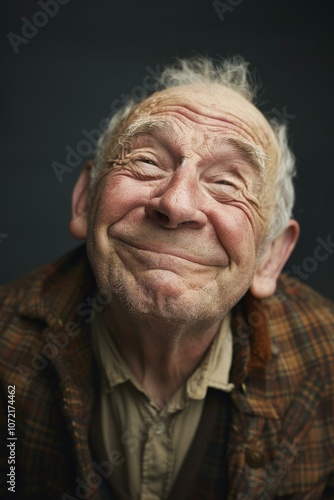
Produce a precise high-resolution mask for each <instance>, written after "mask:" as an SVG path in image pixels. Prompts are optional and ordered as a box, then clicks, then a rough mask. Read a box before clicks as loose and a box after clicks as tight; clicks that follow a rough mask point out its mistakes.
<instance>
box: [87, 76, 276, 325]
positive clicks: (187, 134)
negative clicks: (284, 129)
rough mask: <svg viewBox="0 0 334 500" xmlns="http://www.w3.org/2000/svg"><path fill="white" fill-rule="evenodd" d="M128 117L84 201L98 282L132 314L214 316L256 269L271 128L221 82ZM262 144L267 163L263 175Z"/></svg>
mask: <svg viewBox="0 0 334 500" xmlns="http://www.w3.org/2000/svg"><path fill="white" fill-rule="evenodd" d="M129 125H132V132H131V133H130V134H128V137H127V139H126V141H125V144H124V147H123V148H119V150H118V153H117V155H116V157H112V160H113V161H112V163H111V165H110V169H109V171H108V172H107V173H106V175H104V176H102V178H101V180H100V181H99V183H98V185H97V187H96V192H95V195H94V198H93V201H92V204H91V211H90V215H89V225H88V252H89V258H90V261H91V264H92V267H93V270H94V273H95V276H96V279H97V283H98V286H99V288H100V290H101V292H103V293H105V294H106V295H107V296H109V297H110V296H114V297H116V298H117V299H119V300H121V302H123V304H125V305H126V306H127V307H128V308H129V309H130V310H132V311H133V312H134V313H135V314H136V313H137V314H152V315H154V316H155V317H157V316H158V317H161V319H162V320H168V319H173V320H177V321H179V322H184V321H188V322H189V321H194V322H196V321H197V322H200V321H204V322H205V321H213V320H218V319H220V318H222V317H223V316H224V315H225V314H226V312H227V311H228V310H230V309H231V307H232V306H233V305H234V304H235V303H236V302H237V301H238V300H239V299H240V298H241V297H242V295H243V294H244V293H245V292H246V291H247V289H248V288H249V286H250V284H251V282H252V278H253V276H254V272H255V269H256V263H257V257H258V251H259V248H260V244H261V241H262V239H263V236H264V232H265V228H266V223H267V218H268V208H267V204H268V203H267V202H268V188H266V189H265V190H264V185H265V183H264V180H263V176H264V175H266V176H267V177H268V178H267V182H268V181H270V178H272V171H273V170H274V167H273V165H274V163H275V160H276V154H277V153H276V145H275V140H274V137H273V134H272V132H271V129H270V127H269V125H268V123H267V122H266V120H265V119H264V118H263V116H262V115H261V114H260V113H259V112H258V111H257V110H256V108H255V107H253V106H252V105H251V104H250V103H248V102H247V101H246V100H245V99H243V98H242V97H240V96H239V95H238V94H236V93H235V92H233V91H232V90H229V89H225V88H221V87H218V86H216V85H212V86H211V87H210V88H209V91H208V89H207V88H205V89H204V88H203V87H200V86H189V87H178V88H175V89H169V90H165V91H163V92H160V93H158V94H155V95H153V96H152V97H150V98H149V99H147V100H146V101H144V102H143V103H141V104H140V105H139V106H138V108H137V109H136V110H135V112H134V113H133V114H132V116H131V119H130V122H129ZM133 125H134V126H133ZM259 147H260V148H261V149H262V150H263V151H264V152H265V153H266V154H267V155H268V156H270V158H271V161H272V166H271V167H270V166H269V167H266V168H267V170H266V171H263V166H262V167H261V165H260V164H259V161H258V157H257V156H256V154H255V152H256V149H258V148H259ZM267 163H268V162H267ZM271 170H272V171H271ZM269 184H270V182H269Z"/></svg>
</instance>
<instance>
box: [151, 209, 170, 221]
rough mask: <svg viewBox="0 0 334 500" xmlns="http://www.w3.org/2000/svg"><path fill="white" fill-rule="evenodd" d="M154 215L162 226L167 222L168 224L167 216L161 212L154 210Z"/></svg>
mask: <svg viewBox="0 0 334 500" xmlns="http://www.w3.org/2000/svg"><path fill="white" fill-rule="evenodd" d="M154 214H155V216H156V218H157V220H158V221H159V222H162V224H168V222H169V217H168V215H165V214H163V213H162V212H159V210H154Z"/></svg>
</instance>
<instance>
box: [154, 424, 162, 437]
mask: <svg viewBox="0 0 334 500" xmlns="http://www.w3.org/2000/svg"><path fill="white" fill-rule="evenodd" d="M164 430H165V424H164V423H163V422H157V423H156V424H154V426H153V432H154V434H155V435H156V436H160V434H162V433H163V432H164Z"/></svg>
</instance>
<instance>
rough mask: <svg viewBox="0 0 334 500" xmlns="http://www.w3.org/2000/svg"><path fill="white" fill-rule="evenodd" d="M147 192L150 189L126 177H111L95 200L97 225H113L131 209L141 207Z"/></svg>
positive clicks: (145, 200) (145, 199)
mask: <svg viewBox="0 0 334 500" xmlns="http://www.w3.org/2000/svg"><path fill="white" fill-rule="evenodd" d="M149 192H150V189H148V188H147V187H146V188H145V186H143V185H141V183H138V182H136V181H134V180H133V179H131V178H129V177H127V176H123V175H114V176H111V177H110V178H108V180H107V182H106V184H105V186H104V187H103V189H102V191H101V193H100V196H99V198H98V200H97V204H96V206H97V211H96V221H97V224H98V225H103V224H108V225H111V224H114V223H115V222H117V221H118V220H120V219H121V218H122V217H123V216H124V215H126V214H128V213H129V212H130V211H131V210H132V209H134V208H136V207H138V206H143V205H144V204H145V203H146V202H147V197H148V195H149Z"/></svg>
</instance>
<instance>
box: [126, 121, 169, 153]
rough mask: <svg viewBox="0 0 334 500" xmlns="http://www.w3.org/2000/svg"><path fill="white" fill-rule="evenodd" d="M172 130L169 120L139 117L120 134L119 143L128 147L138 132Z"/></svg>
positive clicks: (148, 132) (149, 132)
mask: <svg viewBox="0 0 334 500" xmlns="http://www.w3.org/2000/svg"><path fill="white" fill-rule="evenodd" d="M172 130H173V127H172V125H171V124H170V123H169V122H167V121H163V120H152V119H150V118H147V117H143V118H139V119H138V120H135V121H134V122H132V123H130V125H129V126H128V127H127V129H126V130H125V131H124V132H123V133H122V134H121V135H120V136H119V138H118V144H117V145H118V146H123V147H126V145H127V144H129V143H130V142H131V139H133V137H135V136H136V135H138V134H151V133H152V132H155V131H159V132H161V131H168V132H169V133H170V132H171V131H172Z"/></svg>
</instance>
